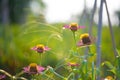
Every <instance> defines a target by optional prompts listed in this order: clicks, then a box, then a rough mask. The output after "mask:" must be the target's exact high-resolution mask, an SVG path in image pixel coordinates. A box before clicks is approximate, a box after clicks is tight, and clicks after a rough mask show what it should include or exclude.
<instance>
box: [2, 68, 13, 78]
mask: <svg viewBox="0 0 120 80" xmlns="http://www.w3.org/2000/svg"><path fill="white" fill-rule="evenodd" d="M0 72H1V73H4V74H5V75H7V76H8V77H10V78H12V75H11V74H9V73H8V72H6V71H4V70H2V69H0Z"/></svg>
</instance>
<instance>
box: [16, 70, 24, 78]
mask: <svg viewBox="0 0 120 80" xmlns="http://www.w3.org/2000/svg"><path fill="white" fill-rule="evenodd" d="M22 74H24V72H23V71H21V72H20V73H18V74H16V75H15V76H16V77H19V76H20V75H22Z"/></svg>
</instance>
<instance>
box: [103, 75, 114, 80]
mask: <svg viewBox="0 0 120 80" xmlns="http://www.w3.org/2000/svg"><path fill="white" fill-rule="evenodd" d="M104 80H113V77H112V76H107V77H106V78H105V79H104Z"/></svg>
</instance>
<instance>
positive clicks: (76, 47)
mask: <svg viewBox="0 0 120 80" xmlns="http://www.w3.org/2000/svg"><path fill="white" fill-rule="evenodd" d="M73 38H74V46H75V47H74V48H75V49H74V51H75V53H76V52H77V46H76V38H75V32H73Z"/></svg>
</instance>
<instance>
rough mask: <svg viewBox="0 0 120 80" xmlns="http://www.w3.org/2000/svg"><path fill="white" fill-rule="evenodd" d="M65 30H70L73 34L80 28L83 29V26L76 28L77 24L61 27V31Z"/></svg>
mask: <svg viewBox="0 0 120 80" xmlns="http://www.w3.org/2000/svg"><path fill="white" fill-rule="evenodd" d="M65 28H67V29H70V30H71V31H73V32H75V31H77V30H78V29H80V28H85V26H78V24H77V23H71V24H70V25H65V26H63V29H65Z"/></svg>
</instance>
